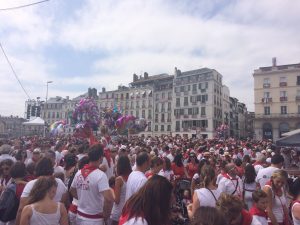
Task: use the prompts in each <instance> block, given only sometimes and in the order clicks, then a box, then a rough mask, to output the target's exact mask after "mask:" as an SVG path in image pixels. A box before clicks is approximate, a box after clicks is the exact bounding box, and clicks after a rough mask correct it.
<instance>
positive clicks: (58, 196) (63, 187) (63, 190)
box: [21, 178, 67, 202]
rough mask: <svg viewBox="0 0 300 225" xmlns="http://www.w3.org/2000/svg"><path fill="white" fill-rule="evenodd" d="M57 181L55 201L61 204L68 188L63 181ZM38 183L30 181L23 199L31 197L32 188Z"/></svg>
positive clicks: (57, 179)
mask: <svg viewBox="0 0 300 225" xmlns="http://www.w3.org/2000/svg"><path fill="white" fill-rule="evenodd" d="M55 180H56V182H57V190H56V194H55V197H54V199H53V200H54V201H56V202H60V201H61V198H62V196H63V194H65V193H66V192H67V187H66V185H65V184H64V182H62V180H61V179H59V178H55ZM36 181H37V179H34V180H32V181H29V182H28V183H27V184H26V186H25V188H24V190H23V192H22V195H21V198H27V197H29V194H30V192H31V190H32V188H33V186H34V184H35V182H36Z"/></svg>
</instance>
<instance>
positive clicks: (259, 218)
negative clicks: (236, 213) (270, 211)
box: [253, 215, 268, 225]
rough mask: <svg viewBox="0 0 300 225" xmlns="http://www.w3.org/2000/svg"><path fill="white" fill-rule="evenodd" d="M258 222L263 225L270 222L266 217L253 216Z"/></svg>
mask: <svg viewBox="0 0 300 225" xmlns="http://www.w3.org/2000/svg"><path fill="white" fill-rule="evenodd" d="M254 219H255V220H256V221H258V222H259V224H261V225H268V220H267V218H266V217H263V216H257V215H253V220H254Z"/></svg>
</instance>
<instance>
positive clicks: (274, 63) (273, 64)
mask: <svg viewBox="0 0 300 225" xmlns="http://www.w3.org/2000/svg"><path fill="white" fill-rule="evenodd" d="M272 66H273V67H275V66H277V63H276V57H273V58H272Z"/></svg>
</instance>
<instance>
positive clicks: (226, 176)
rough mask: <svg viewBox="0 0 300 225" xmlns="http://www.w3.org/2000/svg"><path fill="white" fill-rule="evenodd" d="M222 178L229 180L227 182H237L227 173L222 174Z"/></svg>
mask: <svg viewBox="0 0 300 225" xmlns="http://www.w3.org/2000/svg"><path fill="white" fill-rule="evenodd" d="M223 177H225V178H227V179H229V180H238V179H237V178H233V177H231V176H229V174H228V173H224V174H223Z"/></svg>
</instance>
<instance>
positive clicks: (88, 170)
mask: <svg viewBox="0 0 300 225" xmlns="http://www.w3.org/2000/svg"><path fill="white" fill-rule="evenodd" d="M96 169H98V168H97V167H95V166H91V165H89V164H86V165H85V166H84V167H83V168H82V169H81V174H82V176H83V178H84V179H85V178H87V176H88V175H89V174H90V173H91V172H93V171H94V170H96Z"/></svg>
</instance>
